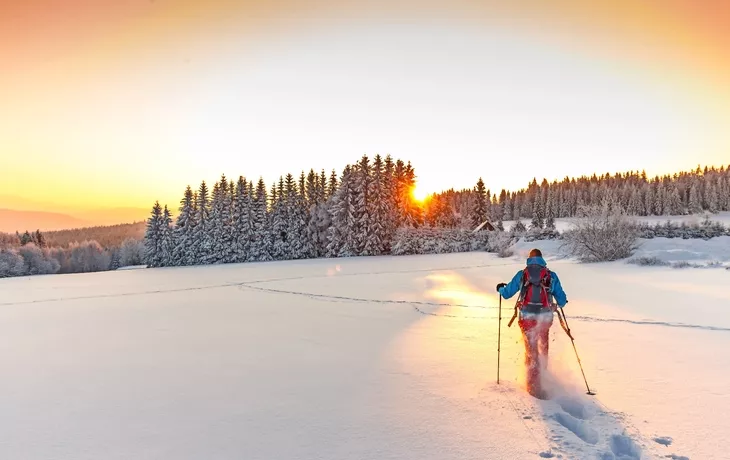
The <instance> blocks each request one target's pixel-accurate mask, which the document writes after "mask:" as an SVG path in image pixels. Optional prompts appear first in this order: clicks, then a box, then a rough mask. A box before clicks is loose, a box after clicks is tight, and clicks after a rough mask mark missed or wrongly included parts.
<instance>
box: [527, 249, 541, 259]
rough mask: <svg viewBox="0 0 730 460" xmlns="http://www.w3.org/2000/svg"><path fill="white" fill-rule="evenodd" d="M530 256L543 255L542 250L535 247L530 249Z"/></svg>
mask: <svg viewBox="0 0 730 460" xmlns="http://www.w3.org/2000/svg"><path fill="white" fill-rule="evenodd" d="M523 254H524V253H523ZM529 257H542V251H540V250H539V249H537V248H535V249H533V250H531V251H530V255H529Z"/></svg>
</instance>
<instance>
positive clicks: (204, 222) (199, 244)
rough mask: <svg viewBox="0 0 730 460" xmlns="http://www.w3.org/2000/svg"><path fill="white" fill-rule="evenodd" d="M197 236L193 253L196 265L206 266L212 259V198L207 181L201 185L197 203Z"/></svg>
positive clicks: (194, 240) (195, 236)
mask: <svg viewBox="0 0 730 460" xmlns="http://www.w3.org/2000/svg"><path fill="white" fill-rule="evenodd" d="M196 208H197V213H196V216H195V234H194V239H193V244H194V245H193V253H194V254H195V263H196V264H204V263H206V260H208V258H209V257H210V252H211V241H210V227H211V222H210V196H209V191H208V186H207V185H206V183H205V181H202V182H201V183H200V187H199V188H198V194H197V202H196Z"/></svg>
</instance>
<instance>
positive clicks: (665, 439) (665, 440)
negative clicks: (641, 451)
mask: <svg viewBox="0 0 730 460" xmlns="http://www.w3.org/2000/svg"><path fill="white" fill-rule="evenodd" d="M654 442H655V443H657V444H661V445H663V446H670V445H671V444H672V438H670V437H669V436H658V437H656V438H654Z"/></svg>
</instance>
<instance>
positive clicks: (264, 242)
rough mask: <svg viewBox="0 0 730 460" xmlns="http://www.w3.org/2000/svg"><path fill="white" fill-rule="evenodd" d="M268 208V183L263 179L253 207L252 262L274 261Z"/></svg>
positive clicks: (257, 188)
mask: <svg viewBox="0 0 730 460" xmlns="http://www.w3.org/2000/svg"><path fill="white" fill-rule="evenodd" d="M267 207H268V206H267V192H266V183H265V182H264V179H263V178H259V180H258V183H257V184H256V191H255V195H254V199H253V203H252V206H251V211H252V212H251V227H252V239H251V250H250V252H249V260H250V261H252V262H265V261H269V260H273V259H272V257H271V244H270V242H271V234H270V228H269V213H268V209H267Z"/></svg>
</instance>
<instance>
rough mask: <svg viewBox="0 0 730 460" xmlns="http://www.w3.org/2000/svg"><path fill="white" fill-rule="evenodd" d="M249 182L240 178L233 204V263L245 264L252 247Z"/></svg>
mask: <svg viewBox="0 0 730 460" xmlns="http://www.w3.org/2000/svg"><path fill="white" fill-rule="evenodd" d="M248 188H249V186H248V181H247V180H246V179H245V178H244V177H243V176H239V178H238V182H237V183H236V189H235V190H236V192H235V196H234V197H233V204H232V211H231V213H232V215H231V220H232V233H233V236H232V251H231V252H232V261H233V262H245V261H246V260H247V259H248V251H249V246H250V240H249V237H250V224H249V213H250V209H249V207H250V203H249V196H248Z"/></svg>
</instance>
